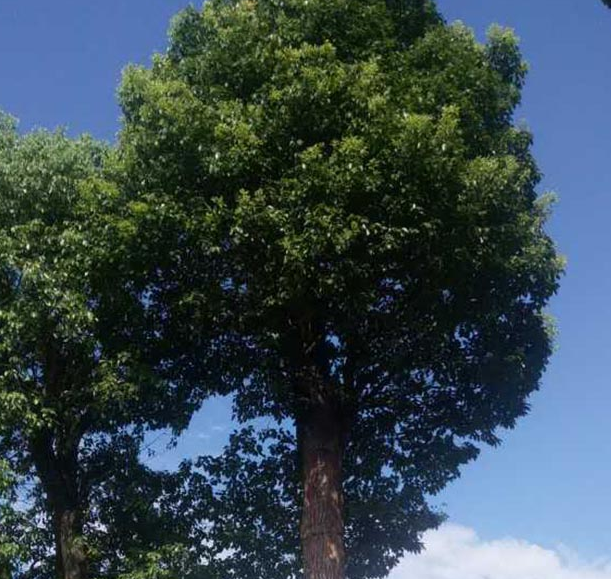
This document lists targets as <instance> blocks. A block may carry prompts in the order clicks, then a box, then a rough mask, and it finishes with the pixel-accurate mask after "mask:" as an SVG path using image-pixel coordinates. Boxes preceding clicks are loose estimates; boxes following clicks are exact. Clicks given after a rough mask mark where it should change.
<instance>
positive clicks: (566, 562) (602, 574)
mask: <svg viewBox="0 0 611 579" xmlns="http://www.w3.org/2000/svg"><path fill="white" fill-rule="evenodd" d="M424 542H425V545H426V550H425V551H423V552H422V553H421V554H420V555H413V556H412V555H410V556H408V557H406V558H405V559H404V560H403V561H402V562H401V564H400V565H399V566H398V567H397V568H396V569H395V570H394V571H393V572H392V573H391V575H390V577H389V579H611V561H609V560H607V561H602V560H601V561H590V562H585V561H582V560H581V559H580V558H579V557H578V556H577V555H576V554H575V553H573V552H571V551H569V550H568V549H566V548H564V547H559V548H558V549H556V550H551V549H544V548H542V547H539V546H538V545H534V544H532V543H528V542H526V541H521V540H517V539H501V540H495V541H484V540H482V539H480V538H479V537H478V536H477V534H476V532H475V531H473V530H472V529H468V528H466V527H461V526H458V525H444V526H443V527H441V528H440V529H439V530H437V531H433V532H430V533H427V535H426V536H425V541H424Z"/></svg>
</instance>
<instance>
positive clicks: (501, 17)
mask: <svg viewBox="0 0 611 579" xmlns="http://www.w3.org/2000/svg"><path fill="white" fill-rule="evenodd" d="M186 4H187V2H183V1H179V0H128V1H126V0H105V1H104V2H84V1H83V0H55V2H48V1H42V0H0V79H1V85H0V86H1V89H0V107H2V108H3V109H4V110H6V111H7V112H10V113H11V114H13V115H15V116H17V117H19V118H20V119H21V126H22V128H24V129H29V128H31V127H35V126H43V127H54V126H57V125H65V126H67V127H68V129H69V131H70V133H72V134H76V133H79V132H83V131H86V132H90V133H92V134H93V135H94V136H96V137H99V138H104V139H107V140H112V139H113V138H114V135H115V133H116V131H117V128H118V116H119V111H118V109H117V106H116V101H115V91H116V87H117V84H118V81H119V79H120V73H121V69H122V67H123V66H125V64H127V63H128V62H140V63H147V62H148V61H149V57H150V55H151V53H152V52H153V51H154V50H161V49H163V48H164V46H165V34H166V29H167V24H168V22H169V19H170V17H171V15H172V14H174V13H175V12H176V11H177V10H178V9H179V8H181V7H183V6H185V5H186ZM439 4H440V7H441V8H442V10H443V12H444V14H445V15H446V16H447V18H448V19H449V20H455V19H461V20H463V21H464V22H465V23H467V24H468V25H470V26H472V27H474V28H475V30H476V32H477V34H478V36H479V37H483V34H484V31H485V29H486V27H487V26H488V25H489V24H490V23H492V22H499V23H501V24H503V25H507V26H511V27H513V28H515V29H516V30H517V32H518V34H519V36H520V37H521V38H522V47H523V51H524V53H525V56H526V58H527V60H528V61H529V63H530V65H531V73H530V77H529V81H528V85H527V87H526V90H525V93H524V104H523V107H522V108H521V110H520V111H519V114H518V118H521V119H525V120H526V121H527V123H528V124H529V126H530V127H531V128H532V130H533V132H534V134H535V139H536V145H535V151H536V156H537V158H538V160H539V163H540V166H541V168H542V170H543V172H544V173H545V179H544V183H543V187H542V190H544V189H547V190H553V191H556V192H557V193H558V194H559V196H560V202H559V204H558V206H557V208H556V211H555V215H554V218H553V221H552V223H551V224H550V230H551V232H552V234H553V235H554V237H555V239H556V240H557V242H558V245H559V247H560V249H561V251H562V252H563V253H564V254H565V255H566V256H567V257H568V262H569V267H568V273H567V276H566V277H565V278H564V280H563V284H562V289H561V292H560V294H559V296H558V297H557V298H556V299H555V301H554V303H553V306H552V310H553V313H554V314H555V315H556V316H557V318H558V326H559V330H560V334H559V340H558V351H557V353H556V354H555V356H554V359H553V362H552V364H551V366H550V368H549V371H548V373H547V374H546V377H545V380H544V384H543V388H542V391H541V392H540V393H538V394H537V395H536V396H534V397H533V399H532V404H533V411H532V413H531V414H530V416H529V417H527V418H526V419H523V420H522V421H521V422H520V424H519V426H518V428H517V430H515V431H514V432H511V433H508V434H507V435H506V436H505V437H504V438H505V442H504V444H503V446H502V447H501V448H498V449H493V450H486V451H484V453H483V455H482V457H481V459H480V460H479V461H478V462H477V463H475V464H473V465H471V466H469V467H467V468H466V469H465V470H464V474H463V476H462V478H461V479H460V480H459V481H458V482H456V483H455V484H453V485H451V487H449V488H448V489H447V490H446V491H444V492H443V494H442V495H441V496H440V497H439V502H440V503H444V504H445V509H446V512H447V513H448V514H449V515H450V518H451V521H453V522H454V523H459V524H461V525H464V526H465V527H468V528H471V529H475V530H476V531H477V532H478V533H479V535H480V536H481V538H482V540H483V541H489V540H493V539H499V538H502V537H505V536H511V537H516V538H520V539H523V540H525V541H528V542H530V543H537V544H539V545H542V546H545V547H550V548H551V547H554V546H556V545H558V544H560V543H562V544H566V545H570V546H571V547H572V548H574V549H576V550H577V551H578V552H579V553H580V554H581V555H582V556H584V557H587V558H595V557H601V556H611V531H610V529H609V513H611V492H609V485H610V483H611V414H610V409H611V388H609V387H608V376H609V374H610V372H609V368H608V363H609V361H610V360H611V300H610V297H611V259H609V257H608V254H609V252H610V251H611V225H610V224H609V216H610V215H611V107H610V105H611V10H608V9H605V8H604V7H603V6H602V4H601V2H600V0H555V1H554V2H552V1H551V0H548V1H546V2H544V1H537V2H535V1H533V0H440V2H439ZM205 410H206V412H204V414H203V415H202V416H200V417H198V418H197V420H196V421H195V423H194V425H193V427H192V429H191V431H190V433H189V434H188V436H187V437H186V438H185V439H184V440H183V441H182V443H181V444H180V446H179V452H182V453H184V454H190V453H193V452H195V450H196V449H199V448H201V449H202V450H207V449H213V450H214V449H216V448H218V446H219V444H220V443H221V441H222V440H223V439H224V437H225V436H226V434H227V425H226V422H227V417H228V413H227V407H226V405H225V404H224V403H222V402H219V401H216V402H213V403H211V404H210V405H209V406H208V407H207V408H206V409H205ZM162 442H163V440H161V441H159V444H161V446H162ZM174 456H175V455H174ZM171 457H172V455H170V456H168V455H164V456H162V457H160V458H159V459H157V460H158V461H160V462H162V461H163V460H169V459H171Z"/></svg>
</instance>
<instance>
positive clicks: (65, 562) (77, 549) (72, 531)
mask: <svg viewBox="0 0 611 579" xmlns="http://www.w3.org/2000/svg"><path fill="white" fill-rule="evenodd" d="M54 525H55V545H56V553H55V558H56V569H57V574H58V576H59V577H60V578H61V579H87V556H86V553H85V548H84V545H83V541H82V533H83V526H82V523H81V515H80V512H79V511H78V510H77V509H71V508H56V510H55V513H54Z"/></svg>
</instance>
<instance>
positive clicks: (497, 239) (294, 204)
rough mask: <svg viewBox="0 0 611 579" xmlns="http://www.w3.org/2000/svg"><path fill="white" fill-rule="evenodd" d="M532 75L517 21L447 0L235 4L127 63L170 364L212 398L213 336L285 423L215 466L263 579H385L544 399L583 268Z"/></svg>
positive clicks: (126, 103) (249, 404)
mask: <svg viewBox="0 0 611 579" xmlns="http://www.w3.org/2000/svg"><path fill="white" fill-rule="evenodd" d="M525 72H526V66H525V65H524V63H523V61H522V58H521V55H520V53H519V50H518V46H517V40H516V38H515V36H514V35H513V34H512V33H511V32H510V31H508V30H504V29H501V28H492V29H491V31H490V33H489V36H488V40H487V42H486V43H485V44H483V45H482V44H479V43H478V42H477V41H476V40H475V38H474V36H473V34H472V33H471V32H470V31H469V30H468V29H467V28H465V27H464V26H462V25H447V24H445V23H444V22H443V20H442V18H441V17H440V15H439V14H438V12H437V11H436V9H435V7H434V5H433V4H432V3H431V2H428V1H425V0H403V1H401V2H394V1H390V0H389V1H384V0H374V1H371V0H367V1H365V0H356V1H350V2H347V1H346V0H324V1H323V0H288V1H286V0H285V1H282V2H280V1H277V0H259V1H257V2H254V1H252V0H239V1H232V2H224V1H220V0H218V1H217V0H211V1H210V2H207V3H206V4H205V6H204V7H203V9H202V10H201V11H198V10H196V9H194V8H190V9H187V10H186V11H184V12H182V13H181V15H180V16H179V17H178V18H177V19H176V20H175V21H174V24H173V27H172V31H171V40H170V46H169V49H168V51H167V54H164V55H157V56H156V57H155V59H154V63H153V66H152V67H151V68H150V69H145V68H141V67H131V68H130V69H128V71H127V72H126V74H125V78H124V81H123V85H122V87H121V91H120V98H121V104H122V107H123V112H124V127H123V131H122V134H121V138H120V145H119V148H120V151H119V155H120V159H121V164H122V170H123V171H124V177H123V179H124V180H123V183H122V187H123V189H124V191H125V192H126V193H127V195H128V197H130V198H131V199H132V204H134V203H135V204H137V207H138V210H139V215H138V218H137V219H136V227H138V228H140V229H139V230H140V231H141V234H140V235H139V238H140V239H146V240H147V244H146V245H147V248H146V252H145V253H146V255H144V256H143V258H142V259H143V260H144V261H145V262H146V260H147V259H148V260H149V262H150V263H152V264H154V267H149V269H146V268H144V269H143V270H142V271H143V272H144V273H143V276H144V278H146V276H150V281H149V285H148V287H149V288H150V290H151V291H150V292H149V293H148V294H147V301H148V305H149V308H151V309H152V310H153V311H157V312H159V313H160V315H157V316H156V318H155V320H156V323H157V324H158V329H157V331H158V333H159V335H163V336H165V337H166V339H167V342H168V343H171V344H173V346H172V348H173V349H172V351H171V353H170V354H165V355H166V356H167V357H168V359H169V358H171V359H174V360H179V361H180V365H179V366H176V368H177V369H178V370H179V371H180V374H181V376H182V377H183V378H184V380H185V383H187V382H188V383H191V384H192V387H193V388H194V389H197V388H199V385H200V384H201V381H202V376H203V375H205V374H206V372H207V369H208V368H209V362H210V357H209V355H208V353H207V352H208V350H206V349H202V348H201V344H207V343H211V344H214V349H213V350H214V352H215V356H218V357H217V358H215V359H217V360H220V361H221V362H219V364H218V370H219V371H218V372H217V375H218V376H220V377H221V379H219V380H218V382H217V389H218V391H219V392H221V393H229V392H230V393H231V394H232V395H233V400H234V409H235V415H236V417H237V419H238V420H239V421H241V422H244V423H247V422H249V421H253V420H254V421H255V424H259V423H260V419H266V418H268V419H269V418H271V419H272V420H273V421H275V422H276V423H277V427H276V428H271V429H261V430H260V432H259V433H258V434H256V433H255V434H253V432H252V431H251V430H245V431H241V434H239V435H237V438H236V439H235V446H234V447H232V448H233V450H232V449H231V448H230V453H231V454H230V455H231V456H233V457H234V460H233V461H227V462H225V463H223V464H224V466H223V465H220V466H218V467H217V468H216V473H217V476H218V477H219V479H218V484H217V485H216V486H215V489H216V492H217V493H220V495H219V496H225V497H240V499H239V500H240V502H239V504H240V505H242V506H243V508H240V509H239V510H237V511H235V510H234V511H231V512H229V511H227V513H226V515H227V518H226V520H225V523H224V524H225V527H223V528H224V529H227V525H228V526H229V528H230V529H231V528H233V529H234V531H235V533H236V534H235V535H233V537H232V535H231V534H229V533H228V532H224V533H223V532H221V533H220V539H219V540H224V541H225V542H226V543H228V544H229V547H228V548H230V549H231V553H232V557H233V560H234V561H250V563H249V564H245V565H244V570H243V573H242V574H241V575H239V576H240V577H242V578H246V577H260V576H261V571H260V570H261V569H262V568H265V569H266V576H268V577H273V576H277V577H287V576H296V575H297V574H298V573H299V570H300V569H303V568H305V573H306V577H308V578H314V577H321V576H324V577H331V578H333V579H335V578H340V577H343V576H344V567H346V569H347V575H348V576H349V577H351V578H352V579H357V578H361V577H362V578H374V577H383V576H385V575H386V574H387V572H388V569H389V568H390V567H392V566H393V564H394V563H396V561H397V560H398V557H400V556H401V555H402V554H403V553H405V552H406V551H416V550H418V549H419V548H420V537H421V534H422V532H423V531H425V530H426V529H428V528H430V527H433V526H435V525H437V524H438V523H439V521H440V520H441V518H440V515H439V514H438V513H436V512H434V511H433V510H431V508H430V506H429V505H428V502H427V499H428V497H429V496H430V495H432V494H435V493H437V492H438V491H439V490H441V489H442V488H443V487H444V486H445V485H446V484H447V483H448V482H449V481H451V480H452V479H454V478H455V477H457V476H458V474H459V468H460V466H461V465H463V464H465V463H466V462H468V461H470V460H473V459H474V458H475V457H476V456H477V454H478V447H479V445H480V444H481V443H487V444H492V445H495V444H497V443H498V441H499V438H498V429H499V428H501V427H503V428H511V427H513V426H514V425H515V422H516V419H517V418H518V417H520V416H522V415H523V414H525V413H526V412H527V410H528V397H529V395H530V394H531V393H532V392H533V391H534V390H535V389H536V388H537V387H538V385H539V380H540V377H541V374H542V372H543V370H544V367H545V365H546V362H547V360H548V357H549V355H550V351H551V331H550V324H549V321H548V319H547V318H546V316H545V314H544V308H545V306H546V304H547V302H548V300H549V298H550V297H551V295H552V294H553V293H554V292H555V290H556V287H557V282H558V278H559V275H560V273H561V269H562V263H561V260H560V259H559V258H558V256H557V254H556V251H555V248H554V245H553V243H552V241H551V240H550V238H549V237H548V235H547V234H546V232H545V230H544V226H545V220H546V217H547V213H548V206H549V199H548V198H547V197H539V195H538V193H537V190H536V187H537V184H538V182H539V179H540V174H539V171H538V169H537V167H536V164H535V162H534V160H533V158H532V156H531V153H530V147H531V143H532V138H531V135H530V133H529V132H528V130H526V129H525V128H523V127H520V126H516V125H515V124H514V122H513V112H514V110H515V107H516V106H517V105H518V103H519V100H520V93H521V89H522V85H523V82H524V77H525ZM159 220H163V222H164V223H170V224H171V223H172V222H174V223H179V224H180V225H179V226H177V227H173V226H171V225H170V226H169V229H170V230H171V231H174V232H176V231H181V232H182V233H180V234H178V235H176V234H173V237H171V239H170V241H168V238H167V236H165V235H164V234H163V233H158V232H159V230H158V229H157V228H156V229H155V232H157V233H152V232H151V229H150V224H151V223H157V222H159ZM168 248H171V253H170V254H168ZM167 255H171V260H169V261H168V260H167V259H165V260H164V259H163V256H167ZM159 264H162V265H159ZM163 264H166V266H167V268H168V269H167V271H168V272H170V273H171V274H168V273H164V266H163ZM177 332H178V334H177ZM176 335H180V336H181V339H180V340H177V339H175V338H173V336H176ZM223 370H227V371H226V372H225V373H224V372H223ZM209 383H210V384H211V388H212V389H213V388H214V382H209ZM207 391H211V389H210V388H209V389H208V390H207ZM252 436H254V438H252ZM279 440H280V442H279ZM270 448H271V449H273V451H270ZM201 466H202V467H203V468H204V469H205V470H206V469H209V468H210V467H211V464H210V463H209V461H208V460H207V459H204V460H203V461H202V463H201ZM259 468H261V471H259V470H258V469H259ZM255 473H258V474H256V475H255ZM253 477H255V478H254V480H257V481H258V484H257V485H254V484H253ZM258 491H259V492H258ZM262 497H263V498H262ZM225 504H226V503H225ZM227 508H229V507H227ZM300 509H301V512H302V515H301V516H302V524H301V529H300V531H301V542H302V549H303V554H302V556H299V555H298V553H297V550H296V548H297V544H298V532H299V529H298V526H297V525H296V524H295V525H294V526H293V527H290V526H287V524H286V521H287V520H295V516H296V515H295V514H296V513H298V512H299V510H300ZM221 511H222V510H221ZM270 536H272V537H274V539H275V541H274V546H271V547H270V543H269V537H270ZM344 543H345V546H346V551H347V554H348V557H347V563H346V565H345V564H344V563H345V562H344V557H343V553H344ZM219 544H223V543H219ZM263 544H265V546H266V548H265V549H263V548H262V545H263ZM269 549H271V552H270V550H269ZM262 553H265V557H264V558H265V561H263V558H262V557H261V554H262ZM230 563H231V558H230V559H229V560H228V561H227V563H226V564H227V565H229V564H230ZM249 569H250V570H249ZM235 576H236V577H237V576H238V575H237V574H236V575H235Z"/></svg>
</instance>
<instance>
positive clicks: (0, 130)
mask: <svg viewBox="0 0 611 579" xmlns="http://www.w3.org/2000/svg"><path fill="white" fill-rule="evenodd" d="M110 156H111V154H110V152H109V150H108V148H107V147H106V146H103V145H101V144H99V143H96V142H95V141H93V140H92V139H90V138H88V137H83V138H80V139H77V140H72V139H69V138H68V137H67V136H66V135H65V134H63V133H62V132H55V133H49V132H45V131H38V132H35V133H32V134H29V135H26V136H21V135H19V134H18V132H17V130H16V124H15V122H14V121H13V120H12V119H11V118H10V117H8V116H2V117H0V304H1V306H0V368H1V371H0V454H1V456H2V457H3V459H4V460H5V466H6V469H7V471H8V472H9V474H10V476H11V477H12V481H13V483H12V485H11V486H10V487H6V490H7V492H9V491H10V494H9V495H8V498H7V508H8V507H9V505H10V503H15V504H16V505H17V507H15V508H13V509H10V510H9V511H7V513H6V516H3V517H2V520H1V521H0V557H5V558H6V557H9V556H10V557H12V561H13V563H12V564H13V565H14V568H15V569H19V570H22V571H23V575H22V576H23V577H29V578H36V579H43V578H50V577H57V576H60V577H70V578H71V579H77V578H79V577H86V576H87V575H88V573H95V572H97V573H98V575H95V576H101V575H99V574H102V573H110V575H107V576H118V574H119V572H126V571H127V570H129V569H130V567H129V564H128V562H129V560H130V557H132V558H133V557H136V556H137V553H139V552H140V553H146V552H147V551H149V550H154V549H156V548H158V547H160V546H163V545H166V544H168V543H169V544H171V542H172V541H173V540H176V537H177V535H178V532H177V530H176V529H177V527H178V526H179V519H178V518H176V517H174V518H173V519H172V517H170V516H169V514H168V513H170V511H167V510H166V511H165V513H166V514H168V516H166V517H164V516H163V513H164V510H163V506H162V505H163V503H162V502H160V501H161V498H162V497H163V495H164V493H166V494H167V491H166V490H164V489H165V487H166V486H168V485H169V484H170V483H169V481H166V478H165V475H162V474H156V473H153V472H152V471H150V469H147V468H146V467H144V466H143V465H142V464H140V461H139V453H140V448H141V442H142V440H143V433H144V428H145V424H146V425H147V426H153V427H155V426H172V427H174V428H176V429H180V428H181V427H182V425H183V423H184V420H185V418H184V417H183V416H182V414H181V410H180V409H181V408H183V406H181V401H183V399H182V398H181V397H180V395H179V390H180V389H179V388H178V387H177V386H173V385H172V384H170V383H168V382H167V381H164V380H163V379H162V378H160V377H159V376H158V375H157V374H156V373H155V371H154V368H153V367H152V366H151V365H150V364H148V363H147V360H146V352H147V348H146V343H147V341H146V332H145V324H144V320H145V317H146V316H145V314H144V308H143V302H142V299H141V296H139V295H138V294H137V292H135V291H133V292H131V293H130V292H129V291H128V288H129V283H124V284H123V285H118V284H117V283H116V282H117V277H116V276H115V275H113V276H111V275H110V274H111V272H114V271H115V270H116V265H115V262H116V261H117V260H121V259H122V258H121V255H122V247H123V244H122V241H121V240H122V239H130V229H129V227H128V224H127V222H124V221H123V220H121V219H120V210H119V207H118V205H117V203H118V201H119V199H120V196H119V194H118V191H117V189H116V187H114V186H113V185H112V184H111V183H110V182H109V180H108V179H106V177H105V172H106V169H105V165H106V164H107V163H108V161H109V159H110ZM108 164H109V163H108ZM118 305H120V306H121V307H118ZM138 312H141V314H140V315H138ZM111 327H112V328H119V327H120V328H121V329H122V333H119V332H118V331H117V332H109V331H108V328H111ZM136 338H138V340H137V341H131V340H132V339H133V340H136ZM185 404H187V408H189V410H188V411H187V414H188V412H190V411H191V407H190V405H189V404H188V403H186V402H185ZM164 481H166V482H164ZM3 489H4V487H2V486H0V490H3ZM16 499H19V500H16ZM134 499H137V500H134ZM2 508H4V507H2ZM9 515H10V516H9ZM128 529H129V530H128ZM181 536H182V534H181ZM5 537H10V539H11V541H9V542H8V543H7V542H5V541H4V538H5ZM15 545H17V546H18V547H19V548H18V549H17V548H16V547H15ZM0 561H2V559H0ZM134 568H135V567H134ZM26 569H27V571H25V570H26Z"/></svg>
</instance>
